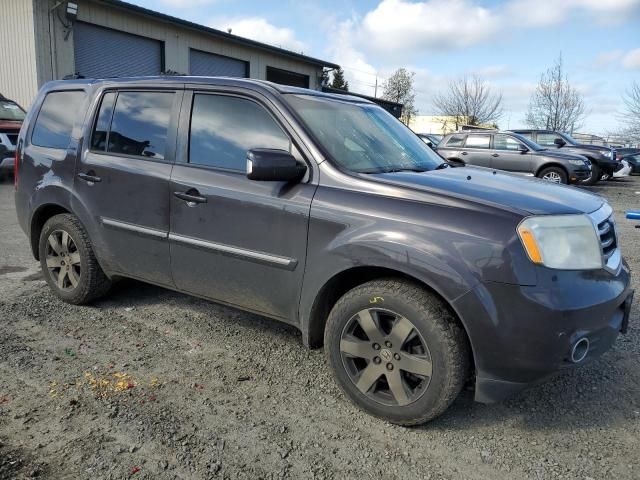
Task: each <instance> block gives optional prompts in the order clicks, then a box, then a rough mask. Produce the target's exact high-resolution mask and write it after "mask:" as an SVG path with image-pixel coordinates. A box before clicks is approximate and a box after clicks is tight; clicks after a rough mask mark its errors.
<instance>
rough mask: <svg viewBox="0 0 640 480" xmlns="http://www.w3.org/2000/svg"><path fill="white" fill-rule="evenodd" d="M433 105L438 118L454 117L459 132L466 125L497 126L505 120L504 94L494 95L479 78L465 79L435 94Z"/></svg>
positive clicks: (467, 77) (474, 76) (453, 82)
mask: <svg viewBox="0 0 640 480" xmlns="http://www.w3.org/2000/svg"><path fill="white" fill-rule="evenodd" d="M433 105H434V107H435V108H436V111H437V112H438V114H440V115H443V116H446V117H453V118H454V122H455V124H456V128H457V127H458V126H460V125H465V124H466V125H484V124H494V125H495V124H496V122H497V121H498V120H499V119H500V117H501V116H502V93H494V92H493V90H492V89H491V87H490V86H489V85H488V83H487V82H486V81H485V80H484V79H483V78H481V77H479V76H477V75H465V76H463V77H460V78H458V79H456V80H454V81H452V82H451V83H450V84H449V86H448V87H447V89H446V91H444V92H442V93H439V94H436V95H435V96H434V97H433Z"/></svg>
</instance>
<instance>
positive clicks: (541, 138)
mask: <svg viewBox="0 0 640 480" xmlns="http://www.w3.org/2000/svg"><path fill="white" fill-rule="evenodd" d="M556 138H562V137H561V136H560V135H558V134H555V133H539V134H538V140H537V142H536V143H538V145H554V143H553V142H554V140H555V139H556Z"/></svg>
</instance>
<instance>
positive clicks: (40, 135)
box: [31, 90, 85, 149]
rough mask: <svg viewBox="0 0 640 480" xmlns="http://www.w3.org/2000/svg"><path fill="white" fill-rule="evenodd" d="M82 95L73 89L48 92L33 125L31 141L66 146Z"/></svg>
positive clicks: (49, 145) (48, 146)
mask: <svg viewBox="0 0 640 480" xmlns="http://www.w3.org/2000/svg"><path fill="white" fill-rule="evenodd" d="M84 97H85V93H84V92H82V91H75V90H74V91H66V92H51V93H48V94H47V96H46V97H45V98H44V102H42V107H40V112H38V118H37V119H36V123H35V125H34V126H33V133H32V134H31V143H32V144H34V145H37V146H39V147H47V148H60V149H64V148H67V147H68V146H69V141H70V140H71V131H72V130H73V124H74V122H75V121H76V118H77V116H78V112H79V111H80V107H81V105H82V102H83V101H84Z"/></svg>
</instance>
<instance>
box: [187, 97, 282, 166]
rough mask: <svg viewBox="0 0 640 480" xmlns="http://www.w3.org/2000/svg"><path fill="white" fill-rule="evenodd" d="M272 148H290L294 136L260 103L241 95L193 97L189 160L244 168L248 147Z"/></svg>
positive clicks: (194, 162) (211, 164)
mask: <svg viewBox="0 0 640 480" xmlns="http://www.w3.org/2000/svg"><path fill="white" fill-rule="evenodd" d="M252 148H273V149H280V150H287V151H289V152H291V149H292V146H291V140H290V139H289V137H288V136H287V135H286V134H285V132H284V131H283V130H282V128H280V126H279V125H278V124H277V123H276V121H275V120H274V118H273V117H272V116H271V115H270V114H269V112H267V111H266V110H265V109H264V108H263V107H261V106H260V105H258V104H257V103H255V102H253V101H251V100H247V99H244V98H239V97H231V96H224V95H207V94H196V95H194V97H193V110H192V113H191V133H190V138H189V163H192V164H195V165H206V166H210V167H217V168H223V169H226V170H237V171H244V170H245V169H246V162H247V151H248V150H250V149H252Z"/></svg>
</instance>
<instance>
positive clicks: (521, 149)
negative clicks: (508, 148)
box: [518, 143, 529, 153]
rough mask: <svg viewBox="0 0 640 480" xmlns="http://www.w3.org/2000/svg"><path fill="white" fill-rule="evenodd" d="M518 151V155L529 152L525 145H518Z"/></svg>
mask: <svg viewBox="0 0 640 480" xmlns="http://www.w3.org/2000/svg"><path fill="white" fill-rule="evenodd" d="M518 151H519V152H520V153H527V152H528V151H529V149H528V148H527V146H526V145H523V144H521V143H520V144H518Z"/></svg>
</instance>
